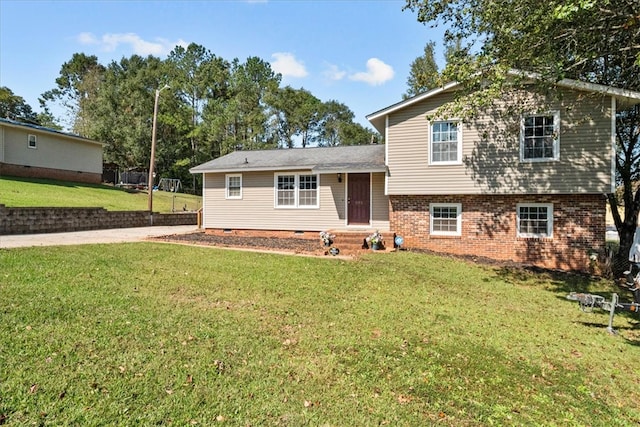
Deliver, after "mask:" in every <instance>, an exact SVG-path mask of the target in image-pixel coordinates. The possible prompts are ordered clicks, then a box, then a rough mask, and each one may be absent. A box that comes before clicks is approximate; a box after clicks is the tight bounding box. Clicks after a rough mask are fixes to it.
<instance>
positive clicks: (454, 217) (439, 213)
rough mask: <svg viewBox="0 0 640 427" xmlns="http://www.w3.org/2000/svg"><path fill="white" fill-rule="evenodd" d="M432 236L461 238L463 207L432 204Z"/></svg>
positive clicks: (430, 208) (454, 204)
mask: <svg viewBox="0 0 640 427" xmlns="http://www.w3.org/2000/svg"><path fill="white" fill-rule="evenodd" d="M429 211H430V221H429V222H430V223H431V230H430V231H431V234H434V235H442V236H460V235H461V234H462V227H461V223H462V205H461V204H460V203H451V204H445V203H432V204H430V205H429Z"/></svg>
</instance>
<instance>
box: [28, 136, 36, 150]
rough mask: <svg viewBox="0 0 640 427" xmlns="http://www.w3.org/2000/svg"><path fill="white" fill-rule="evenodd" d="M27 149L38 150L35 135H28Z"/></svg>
mask: <svg viewBox="0 0 640 427" xmlns="http://www.w3.org/2000/svg"><path fill="white" fill-rule="evenodd" d="M27 141H28V145H27V146H28V147H29V148H38V138H37V137H36V136H35V135H29V137H28V139H27Z"/></svg>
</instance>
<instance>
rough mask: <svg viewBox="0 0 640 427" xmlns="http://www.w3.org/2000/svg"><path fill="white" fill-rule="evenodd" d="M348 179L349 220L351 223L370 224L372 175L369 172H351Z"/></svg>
mask: <svg viewBox="0 0 640 427" xmlns="http://www.w3.org/2000/svg"><path fill="white" fill-rule="evenodd" d="M347 179H348V185H347V212H348V213H347V220H348V222H349V224H369V217H370V216H371V212H370V209H371V202H370V196H369V193H370V191H371V190H370V175H369V174H368V173H350V174H349V176H348V177H347Z"/></svg>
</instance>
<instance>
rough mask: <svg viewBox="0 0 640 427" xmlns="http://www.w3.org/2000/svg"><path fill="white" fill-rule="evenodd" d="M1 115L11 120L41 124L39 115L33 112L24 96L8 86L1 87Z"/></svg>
mask: <svg viewBox="0 0 640 427" xmlns="http://www.w3.org/2000/svg"><path fill="white" fill-rule="evenodd" d="M0 117H4V118H7V119H11V120H18V121H24V122H29V123H35V124H40V123H39V122H38V115H37V114H36V113H34V112H33V110H32V109H31V106H30V105H29V104H27V103H26V102H25V100H24V98H23V97H21V96H18V95H16V94H14V93H13V91H12V90H11V89H9V88H8V87H6V86H2V87H0Z"/></svg>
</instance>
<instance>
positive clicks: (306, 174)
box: [273, 172, 320, 209]
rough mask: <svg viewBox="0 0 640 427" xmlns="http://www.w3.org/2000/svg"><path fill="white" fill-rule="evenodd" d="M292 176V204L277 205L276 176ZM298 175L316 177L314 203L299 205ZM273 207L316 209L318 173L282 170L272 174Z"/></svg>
mask: <svg viewBox="0 0 640 427" xmlns="http://www.w3.org/2000/svg"><path fill="white" fill-rule="evenodd" d="M291 175H293V176H294V177H295V178H294V204H293V205H284V206H281V205H278V177H279V176H291ZM300 175H304V176H315V177H316V204H315V205H300ZM273 207H274V208H275V209H318V208H320V175H318V174H316V173H304V172H282V173H276V174H274V176H273Z"/></svg>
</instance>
